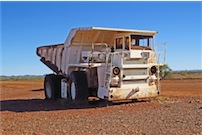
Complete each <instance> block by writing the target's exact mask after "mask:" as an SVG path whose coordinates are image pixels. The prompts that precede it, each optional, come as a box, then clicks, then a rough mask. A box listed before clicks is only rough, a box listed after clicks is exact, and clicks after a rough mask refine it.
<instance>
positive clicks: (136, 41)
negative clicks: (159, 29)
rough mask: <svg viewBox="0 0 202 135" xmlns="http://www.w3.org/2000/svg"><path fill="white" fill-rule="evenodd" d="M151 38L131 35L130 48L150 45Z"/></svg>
mask: <svg viewBox="0 0 202 135" xmlns="http://www.w3.org/2000/svg"><path fill="white" fill-rule="evenodd" d="M152 39H153V37H152V36H141V35H131V46H147V47H150V44H152Z"/></svg>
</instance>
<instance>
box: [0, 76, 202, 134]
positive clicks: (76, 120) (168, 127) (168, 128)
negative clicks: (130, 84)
mask: <svg viewBox="0 0 202 135" xmlns="http://www.w3.org/2000/svg"><path fill="white" fill-rule="evenodd" d="M0 88H1V97H0V100H1V101H0V103H1V111H0V116H1V123H0V124H1V130H0V134H6V135H11V134H19V135H21V134H33V135H36V134H37V135H38V134H145V135H146V134H180V135H184V134H198V135H199V134H202V80H162V81H161V88H162V90H161V96H159V97H157V98H151V99H150V100H149V101H137V102H132V103H121V104H115V105H112V106H105V105H103V104H99V103H96V102H95V103H91V104H90V105H86V106H71V105H70V106H68V105H67V106H65V105H60V104H59V103H57V102H53V101H45V100H44V92H43V82H42V81H1V82H0Z"/></svg>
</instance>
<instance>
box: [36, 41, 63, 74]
mask: <svg viewBox="0 0 202 135" xmlns="http://www.w3.org/2000/svg"><path fill="white" fill-rule="evenodd" d="M64 48H65V46H64V44H56V45H49V46H41V47H38V48H37V52H36V53H37V55H38V56H39V57H41V62H43V63H44V64H45V65H47V66H48V67H49V68H50V69H52V70H53V71H54V72H56V73H59V72H60V71H61V68H62V67H63V65H62V58H63V57H64V56H63V55H64V50H65V49H64Z"/></svg>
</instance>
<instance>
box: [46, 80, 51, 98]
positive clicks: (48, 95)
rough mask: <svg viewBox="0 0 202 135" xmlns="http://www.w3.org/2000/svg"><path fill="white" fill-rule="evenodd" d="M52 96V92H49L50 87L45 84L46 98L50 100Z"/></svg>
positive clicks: (48, 84)
mask: <svg viewBox="0 0 202 135" xmlns="http://www.w3.org/2000/svg"><path fill="white" fill-rule="evenodd" d="M51 95H52V90H51V85H50V83H49V82H47V83H46V96H47V97H48V98H51Z"/></svg>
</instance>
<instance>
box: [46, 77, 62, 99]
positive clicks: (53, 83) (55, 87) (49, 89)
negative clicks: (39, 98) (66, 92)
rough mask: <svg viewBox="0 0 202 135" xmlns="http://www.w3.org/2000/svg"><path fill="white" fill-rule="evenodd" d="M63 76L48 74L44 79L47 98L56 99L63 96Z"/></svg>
mask: <svg viewBox="0 0 202 135" xmlns="http://www.w3.org/2000/svg"><path fill="white" fill-rule="evenodd" d="M61 79H62V77H61V76H58V75H55V74H49V75H46V77H45V80H44V92H45V99H47V100H56V99H57V98H60V97H61Z"/></svg>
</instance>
